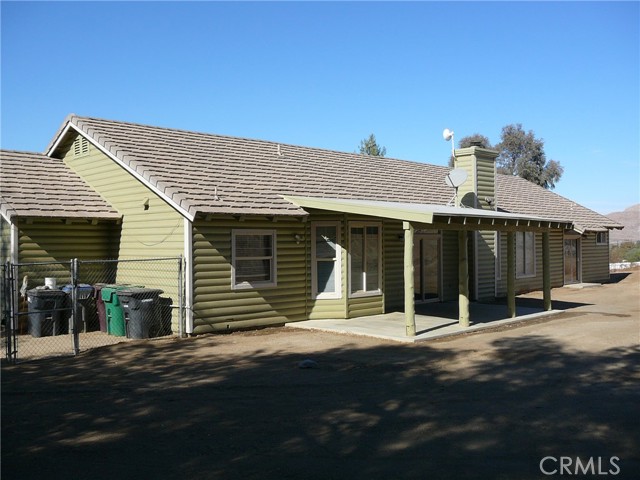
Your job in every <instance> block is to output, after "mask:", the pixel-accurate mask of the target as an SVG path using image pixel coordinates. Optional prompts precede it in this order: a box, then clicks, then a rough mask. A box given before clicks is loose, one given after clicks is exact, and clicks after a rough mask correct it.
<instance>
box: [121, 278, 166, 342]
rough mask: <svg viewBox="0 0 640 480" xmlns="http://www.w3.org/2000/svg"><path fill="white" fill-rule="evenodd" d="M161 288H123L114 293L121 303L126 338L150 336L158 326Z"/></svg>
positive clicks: (159, 322) (159, 321)
mask: <svg viewBox="0 0 640 480" xmlns="http://www.w3.org/2000/svg"><path fill="white" fill-rule="evenodd" d="M162 293H163V291H162V290H159V289H156V288H124V289H121V290H118V291H117V292H116V294H117V295H118V299H119V300H120V303H121V304H122V310H123V312H124V324H125V331H126V335H127V338H150V336H151V335H152V334H156V332H157V331H158V330H159V328H160V324H161V319H160V313H161V312H160V302H159V297H160V295H161V294H162Z"/></svg>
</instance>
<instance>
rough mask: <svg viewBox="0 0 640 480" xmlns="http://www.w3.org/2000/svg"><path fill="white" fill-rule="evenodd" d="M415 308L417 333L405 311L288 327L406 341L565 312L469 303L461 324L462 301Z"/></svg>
mask: <svg viewBox="0 0 640 480" xmlns="http://www.w3.org/2000/svg"><path fill="white" fill-rule="evenodd" d="M414 308H415V312H414V321H415V335H407V334H406V316H405V312H390V313H385V314H382V315H370V316H366V317H357V318H348V319H344V318H343V319H322V320H306V321H302V322H292V323H287V324H286V326H287V327H291V328H302V329H307V330H319V331H325V332H333V333H343V334H350V335H363V336H368V337H375V338H381V339H385V340H391V341H396V342H404V343H416V342H424V341H428V340H435V339H438V338H446V337H450V336H454V335H461V334H467V333H472V332H475V331H478V330H485V329H490V328H497V327H501V326H505V325H510V324H514V323H518V322H523V321H532V320H536V319H540V318H544V317H548V316H551V315H555V314H558V313H561V312H562V310H560V309H559V310H552V309H550V310H545V307H544V304H543V302H535V303H532V302H531V301H528V299H523V300H522V301H520V299H519V298H516V307H515V310H516V315H515V316H511V312H510V309H509V306H508V305H507V304H506V302H496V303H476V302H472V303H470V304H469V317H470V318H471V319H472V320H471V321H470V322H469V326H462V325H461V324H460V319H459V313H458V308H459V305H458V302H442V303H428V304H422V305H416V306H415V307H414Z"/></svg>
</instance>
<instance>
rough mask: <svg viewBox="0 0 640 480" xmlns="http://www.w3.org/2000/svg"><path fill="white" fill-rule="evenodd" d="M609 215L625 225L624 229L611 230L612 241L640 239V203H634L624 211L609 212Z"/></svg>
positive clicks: (634, 240)
mask: <svg viewBox="0 0 640 480" xmlns="http://www.w3.org/2000/svg"><path fill="white" fill-rule="evenodd" d="M607 217H609V218H610V219H611V220H615V221H616V222H618V223H621V224H622V225H624V229H623V230H611V233H610V234H609V238H610V241H611V243H620V242H638V241H640V203H638V204H636V205H632V206H631V207H629V208H627V209H626V210H624V211H623V212H613V213H608V214H607Z"/></svg>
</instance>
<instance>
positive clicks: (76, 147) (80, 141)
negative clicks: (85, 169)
mask: <svg viewBox="0 0 640 480" xmlns="http://www.w3.org/2000/svg"><path fill="white" fill-rule="evenodd" d="M84 153H89V140H87V139H86V138H84V137H83V136H82V135H78V137H77V138H76V139H75V141H74V142H73V154H74V155H76V156H77V155H82V154H84Z"/></svg>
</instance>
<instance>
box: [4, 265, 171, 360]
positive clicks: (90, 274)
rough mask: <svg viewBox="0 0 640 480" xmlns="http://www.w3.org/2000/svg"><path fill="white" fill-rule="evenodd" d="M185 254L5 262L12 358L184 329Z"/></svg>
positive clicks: (72, 351)
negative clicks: (117, 258) (183, 258)
mask: <svg viewBox="0 0 640 480" xmlns="http://www.w3.org/2000/svg"><path fill="white" fill-rule="evenodd" d="M182 264H183V263H182V258H180V257H177V258H152V259H133V260H77V259H73V260H69V261H64V262H43V263H19V264H11V263H7V264H6V265H3V269H2V270H3V271H2V285H1V289H0V292H1V295H0V296H1V302H2V305H1V306H0V307H1V310H2V335H3V337H4V340H5V345H6V357H7V359H8V360H9V361H11V362H22V361H27V360H35V359H40V358H47V357H55V356H60V355H74V354H78V353H79V352H81V351H85V350H88V349H91V348H96V347H101V346H105V345H111V344H115V343H120V342H123V341H135V340H139V339H146V338H155V337H162V336H168V335H178V336H182V335H183V325H184V316H183V311H184V308H183V281H182V278H183V277H182V271H183V269H182Z"/></svg>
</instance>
